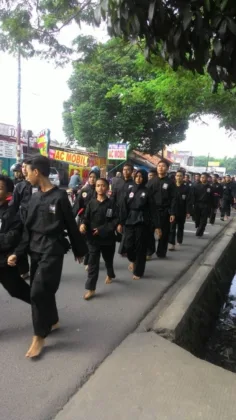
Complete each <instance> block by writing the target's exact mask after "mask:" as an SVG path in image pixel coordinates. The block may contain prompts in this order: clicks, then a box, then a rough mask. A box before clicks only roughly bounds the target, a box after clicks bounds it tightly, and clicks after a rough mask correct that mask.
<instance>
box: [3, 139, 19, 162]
mask: <svg viewBox="0 0 236 420" xmlns="http://www.w3.org/2000/svg"><path fill="white" fill-rule="evenodd" d="M0 157H4V158H8V159H15V158H16V143H13V142H8V141H5V140H0Z"/></svg>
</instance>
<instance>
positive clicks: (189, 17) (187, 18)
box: [183, 9, 193, 31]
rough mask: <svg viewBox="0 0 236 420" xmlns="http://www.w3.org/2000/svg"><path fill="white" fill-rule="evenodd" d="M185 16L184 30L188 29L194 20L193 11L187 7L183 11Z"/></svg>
mask: <svg viewBox="0 0 236 420" xmlns="http://www.w3.org/2000/svg"><path fill="white" fill-rule="evenodd" d="M183 16H184V17H183V27H184V30H185V31H186V29H187V28H188V26H189V24H190V22H191V20H192V17H193V15H192V12H191V10H190V9H186V10H185V11H184V13H183Z"/></svg>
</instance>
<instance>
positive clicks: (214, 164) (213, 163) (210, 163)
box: [208, 162, 220, 167]
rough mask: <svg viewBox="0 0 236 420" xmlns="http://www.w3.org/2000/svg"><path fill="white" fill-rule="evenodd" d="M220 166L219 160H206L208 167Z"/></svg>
mask: <svg viewBox="0 0 236 420" xmlns="http://www.w3.org/2000/svg"><path fill="white" fill-rule="evenodd" d="M218 166H220V162H208V167H218Z"/></svg>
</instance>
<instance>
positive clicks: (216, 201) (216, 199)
mask: <svg viewBox="0 0 236 420" xmlns="http://www.w3.org/2000/svg"><path fill="white" fill-rule="evenodd" d="M211 188H212V194H213V197H212V206H211V212H210V223H211V224H212V225H214V223H215V219H216V213H217V210H218V208H219V205H220V199H221V198H222V195H223V187H222V185H221V184H219V182H213V183H212V184H211Z"/></svg>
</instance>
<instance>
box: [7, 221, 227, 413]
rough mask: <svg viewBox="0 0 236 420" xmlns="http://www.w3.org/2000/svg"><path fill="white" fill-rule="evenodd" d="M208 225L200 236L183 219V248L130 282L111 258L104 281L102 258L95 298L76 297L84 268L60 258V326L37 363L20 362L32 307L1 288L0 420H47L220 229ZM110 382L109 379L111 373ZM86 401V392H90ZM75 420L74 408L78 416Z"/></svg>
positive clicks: (120, 262)
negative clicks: (112, 276) (110, 276)
mask: <svg viewBox="0 0 236 420" xmlns="http://www.w3.org/2000/svg"><path fill="white" fill-rule="evenodd" d="M222 224H223V223H222V222H219V220H217V224H216V225H215V226H213V227H212V226H207V229H206V234H205V235H204V238H202V239H198V238H196V237H195V236H194V224H193V223H192V222H190V223H187V224H186V236H185V242H184V245H183V246H182V247H181V249H180V250H178V251H175V252H173V253H170V252H169V253H168V258H167V259H166V260H157V259H153V260H152V261H150V262H148V263H147V267H146V275H145V278H143V279H142V280H140V281H133V280H132V279H131V274H130V273H129V272H128V271H127V265H128V264H127V260H126V259H124V258H121V257H120V256H118V255H117V256H116V260H115V268H116V275H117V279H116V281H114V283H113V284H111V285H105V284H104V279H105V270H104V263H103V262H102V263H101V272H100V278H99V281H98V289H97V295H96V298H94V299H93V300H91V301H89V302H85V301H83V299H82V296H83V293H84V282H85V279H86V273H85V271H84V268H83V266H79V265H77V264H76V263H75V262H74V260H73V257H72V255H71V254H69V255H68V256H66V259H65V264H64V271H63V278H62V283H61V287H60V290H59V292H58V308H59V314H60V322H61V329H60V331H56V332H54V333H53V334H52V335H51V336H50V337H49V338H48V339H47V343H46V348H45V351H44V353H43V355H42V357H41V358H40V359H39V360H37V361H31V360H28V359H25V357H24V354H25V352H26V350H27V349H28V346H29V344H30V342H31V337H32V326H31V313H30V308H29V307H28V306H27V305H26V304H23V303H21V302H18V301H17V300H14V299H12V298H10V297H9V296H8V295H7V293H6V292H5V291H4V290H3V288H1V289H0V355H1V359H0V395H1V398H0V420H49V419H52V418H54V417H55V415H56V413H57V412H58V411H59V410H60V409H61V408H62V407H63V406H64V405H65V403H66V402H67V401H68V400H69V399H70V397H71V396H72V395H73V394H74V393H75V392H76V390H77V389H78V388H79V387H80V386H81V384H82V383H84V382H85V381H86V379H87V378H88V377H89V375H90V374H91V373H92V372H93V371H94V369H95V368H96V367H97V366H98V365H99V364H100V363H101V362H102V361H103V359H104V358H105V357H106V356H107V355H108V354H109V353H111V352H112V350H114V349H115V348H116V347H117V345H119V344H120V343H121V341H122V340H123V339H124V338H125V337H126V336H127V335H128V334H129V333H131V332H132V331H133V330H134V329H135V327H136V326H137V325H138V323H139V322H140V321H141V320H142V319H143V317H144V315H146V314H147V313H148V312H149V311H150V309H152V307H153V306H154V305H155V303H157V301H158V300H159V298H160V296H161V295H162V294H163V292H164V290H165V289H166V288H167V287H168V286H169V285H170V284H171V283H172V282H173V279H174V278H175V277H176V276H179V275H180V273H181V272H182V270H183V269H184V268H185V267H186V266H187V265H188V264H190V262H191V261H192V260H194V259H195V258H196V256H197V255H198V254H199V253H200V251H201V250H202V249H203V248H204V247H205V246H206V245H207V243H208V242H209V241H210V240H211V239H212V237H214V236H215V235H216V233H217V232H219V230H220V227H221V226H222ZM114 379H115V378H114ZM88 398H89V396H88ZM78 419H79V413H78Z"/></svg>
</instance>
